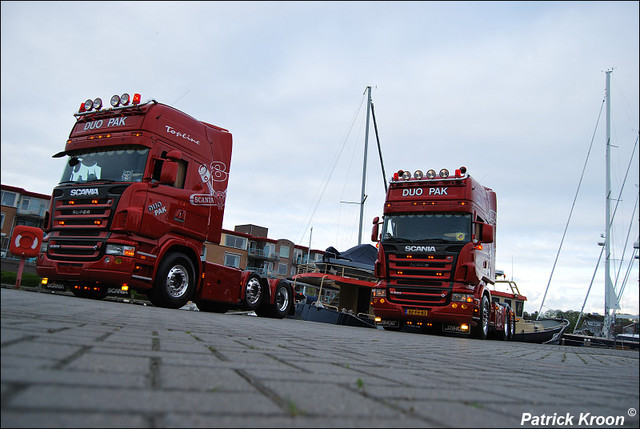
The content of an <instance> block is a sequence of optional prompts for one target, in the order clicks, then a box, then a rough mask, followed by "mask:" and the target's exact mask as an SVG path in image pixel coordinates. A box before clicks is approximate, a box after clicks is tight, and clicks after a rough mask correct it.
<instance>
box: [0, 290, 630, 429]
mask: <svg viewBox="0 0 640 429" xmlns="http://www.w3.org/2000/svg"><path fill="white" fill-rule="evenodd" d="M1 294H2V295H1V305H2V309H1V312H0V315H1V321H2V325H1V341H2V356H1V374H2V377H1V378H2V380H1V381H2V383H1V392H2V427H3V428H4V427H278V428H282V427H367V428H372V427H518V426H520V424H521V423H522V419H523V416H525V415H528V414H525V413H529V414H530V415H531V416H532V417H534V416H541V415H543V414H544V415H546V416H553V415H554V413H555V415H556V416H561V415H567V413H569V414H571V415H573V416H574V417H573V419H574V423H573V426H575V427H578V424H577V419H578V418H579V417H580V416H581V415H584V414H585V413H586V414H587V415H588V416H591V417H594V418H601V419H603V420H602V421H603V422H604V421H605V420H604V419H605V418H614V417H615V418H621V417H624V423H623V426H624V427H638V417H637V410H638V387H639V386H638V384H639V383H638V368H639V365H638V363H639V359H638V351H637V350H614V349H598V348H592V347H565V346H551V345H542V344H526V343H516V342H502V341H479V340H475V339H471V338H457V337H447V336H438V335H433V336H430V335H420V334H415V333H407V332H388V331H384V330H376V329H365V328H355V327H344V326H334V325H328V324H323V323H315V322H306V321H299V320H292V319H284V320H275V319H265V318H259V317H254V316H249V315H247V314H246V313H239V314H232V313H228V314H215V313H204V312H198V311H187V310H171V309H163V308H155V307H153V306H143V305H137V304H131V303H124V302H121V301H116V300H103V301H95V300H88V299H80V298H76V297H73V296H70V295H68V294H59V293H56V294H51V293H35V292H32V291H25V290H14V289H13V288H12V286H11V287H3V288H2V289H1ZM634 410H635V412H636V414H635V415H633V416H632V415H630V414H633V412H634ZM524 426H525V427H537V426H536V425H535V424H532V423H531V421H529V422H525V424H524ZM538 426H539V425H538ZM556 426H560V425H558V424H556ZM595 426H598V425H594V427H595ZM614 426H615V425H614ZM567 427H568V426H567ZM583 427H584V426H583Z"/></svg>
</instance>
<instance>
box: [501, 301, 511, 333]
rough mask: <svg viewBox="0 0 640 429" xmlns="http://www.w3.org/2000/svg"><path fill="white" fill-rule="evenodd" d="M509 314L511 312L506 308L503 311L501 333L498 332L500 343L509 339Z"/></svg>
mask: <svg viewBox="0 0 640 429" xmlns="http://www.w3.org/2000/svg"><path fill="white" fill-rule="evenodd" d="M510 313H511V311H509V308H508V307H507V308H505V309H504V326H502V332H500V339H501V340H502V341H507V340H508V339H509V331H510V330H511V316H510V315H509V314H510Z"/></svg>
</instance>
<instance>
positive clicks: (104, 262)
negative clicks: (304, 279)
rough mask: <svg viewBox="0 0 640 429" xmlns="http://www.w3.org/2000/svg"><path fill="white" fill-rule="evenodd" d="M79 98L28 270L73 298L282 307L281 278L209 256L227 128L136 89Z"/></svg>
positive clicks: (217, 308) (272, 313)
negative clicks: (105, 99)
mask: <svg viewBox="0 0 640 429" xmlns="http://www.w3.org/2000/svg"><path fill="white" fill-rule="evenodd" d="M110 104H111V106H112V107H110V108H107V109H103V106H102V101H101V99H100V98H96V99H95V100H87V101H86V102H85V103H83V104H81V106H80V109H79V111H78V113H76V114H75V115H74V116H75V117H76V123H75V125H74V126H73V129H72V130H71V134H70V135H69V139H68V140H67V143H66V146H65V149H64V151H62V152H59V153H58V154H56V155H54V157H67V163H66V165H65V167H64V171H63V173H62V178H61V179H60V183H59V184H58V186H56V187H55V188H54V190H53V195H52V198H51V203H50V206H49V210H48V212H47V214H46V217H45V227H44V229H45V232H46V233H47V234H46V237H45V238H44V240H43V243H42V247H41V250H40V254H39V255H38V261H37V273H38V275H40V276H41V277H43V278H45V279H46V280H45V281H48V282H49V283H55V284H57V285H63V286H65V287H67V288H70V289H71V291H72V292H73V293H74V294H75V295H77V296H83V297H90V298H98V299H101V298H104V297H105V296H106V295H107V294H108V293H115V294H122V293H123V291H125V292H124V293H128V292H126V291H129V290H137V291H140V292H142V293H145V294H147V296H148V297H149V300H150V301H151V302H152V303H153V304H154V305H157V306H160V307H167V308H180V307H182V306H184V305H185V304H186V303H188V302H189V301H193V302H195V303H196V304H197V306H198V308H199V309H200V310H204V311H214V312H224V311H226V310H228V309H231V308H243V309H250V310H255V311H256V313H257V314H258V315H261V316H269V317H280V318H282V317H284V316H285V315H286V314H288V313H290V312H292V311H293V305H292V304H293V289H292V288H291V285H290V284H289V283H288V282H287V281H286V280H280V279H271V280H268V279H266V278H263V277H261V276H259V275H258V274H256V273H253V272H249V271H241V270H239V269H236V268H232V267H226V266H222V265H218V264H214V263H210V262H208V261H207V258H206V251H207V244H209V243H216V244H217V243H219V242H220V238H221V229H222V218H223V214H224V207H225V202H226V196H227V183H228V180H229V167H230V162H231V146H232V141H231V140H232V139H231V134H230V133H229V131H227V130H226V129H223V128H220V127H217V126H215V125H211V124H208V123H206V122H202V121H198V120H197V119H194V118H193V117H191V116H189V115H187V114H186V113H183V112H181V111H179V110H177V109H175V108H173V107H171V106H168V105H165V104H162V103H158V102H156V101H155V100H151V101H148V102H145V103H141V100H140V95H139V94H135V95H134V96H133V97H130V96H129V95H128V94H123V95H122V96H119V95H114V96H113V97H112V98H111V103H110Z"/></svg>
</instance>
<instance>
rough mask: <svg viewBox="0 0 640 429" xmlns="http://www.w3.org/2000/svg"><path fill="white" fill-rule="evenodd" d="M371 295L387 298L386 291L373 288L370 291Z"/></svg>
mask: <svg viewBox="0 0 640 429" xmlns="http://www.w3.org/2000/svg"><path fill="white" fill-rule="evenodd" d="M371 294H372V295H373V296H374V297H385V296H387V290H386V289H379V288H373V289H372V290H371Z"/></svg>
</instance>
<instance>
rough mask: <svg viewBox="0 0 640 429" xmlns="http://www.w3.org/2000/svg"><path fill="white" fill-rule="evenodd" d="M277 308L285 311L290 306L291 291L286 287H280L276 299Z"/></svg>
mask: <svg viewBox="0 0 640 429" xmlns="http://www.w3.org/2000/svg"><path fill="white" fill-rule="evenodd" d="M275 304H276V308H277V309H278V311H279V312H281V313H282V312H285V311H286V310H287V307H289V293H288V292H287V289H286V288H284V287H281V288H278V291H277V292H276V299H275Z"/></svg>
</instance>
